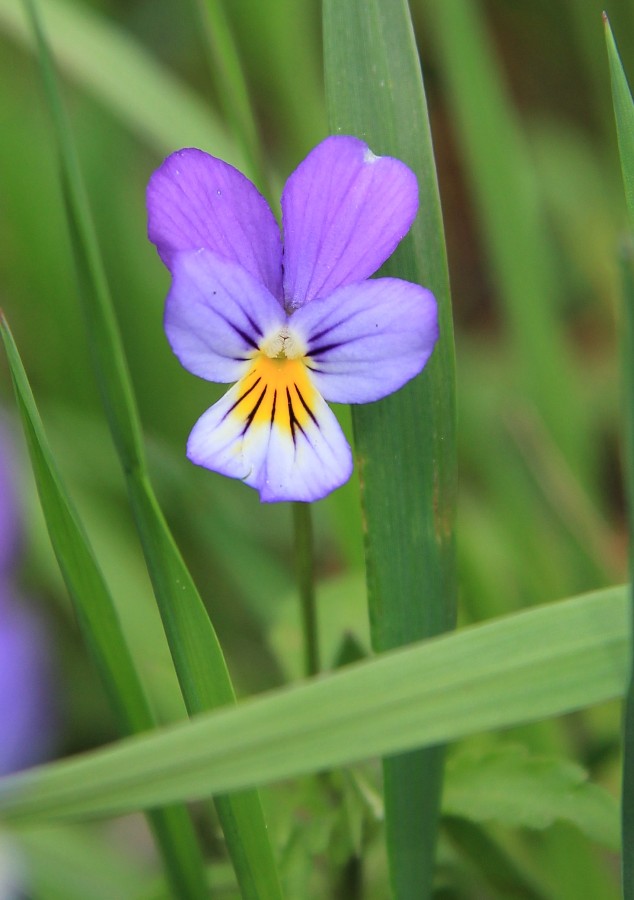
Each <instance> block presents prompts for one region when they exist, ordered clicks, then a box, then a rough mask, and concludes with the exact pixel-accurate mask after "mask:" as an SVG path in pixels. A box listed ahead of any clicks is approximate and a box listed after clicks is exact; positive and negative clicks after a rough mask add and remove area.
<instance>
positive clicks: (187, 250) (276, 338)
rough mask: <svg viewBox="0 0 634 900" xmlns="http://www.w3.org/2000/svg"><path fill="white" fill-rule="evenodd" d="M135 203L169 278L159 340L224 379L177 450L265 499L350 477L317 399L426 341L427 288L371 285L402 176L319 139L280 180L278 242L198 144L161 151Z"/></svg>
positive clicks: (386, 370) (401, 361)
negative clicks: (144, 213)
mask: <svg viewBox="0 0 634 900" xmlns="http://www.w3.org/2000/svg"><path fill="white" fill-rule="evenodd" d="M147 205H148V217H149V228H148V232H149V237H150V240H151V241H152V242H153V243H154V244H156V247H157V249H158V252H159V254H160V256H161V259H162V260H163V262H164V263H165V265H166V266H167V268H168V269H169V270H170V272H171V275H172V283H171V288H170V291H169V294H168V297H167V302H166V308H165V331H166V334H167V338H168V341H169V343H170V345H171V347H172V350H173V351H174V353H175V354H176V356H177V357H178V359H179V360H180V362H181V363H182V365H183V366H184V367H185V368H186V369H188V370H189V371H190V372H192V373H193V374H194V375H198V376H200V377H201V378H204V379H207V380H208V381H216V382H221V383H227V384H233V385H234V386H233V387H231V388H230V389H229V391H228V392H227V393H226V394H225V395H224V397H223V398H222V399H221V400H219V401H218V402H217V403H215V404H214V405H213V406H212V407H211V408H210V409H208V410H207V412H205V413H204V414H203V415H202V416H201V418H200V419H199V420H198V422H197V423H196V424H195V426H194V428H193V430H192V432H191V434H190V436H189V440H188V444H187V455H188V457H189V459H190V460H191V461H192V462H194V463H196V464H198V465H201V466H206V467H207V468H209V469H212V470H214V471H216V472H220V473H222V474H224V475H228V476H231V477H233V478H240V479H242V480H243V481H245V482H246V483H247V484H249V485H251V486H252V487H254V488H256V489H257V490H258V491H259V493H260V499H261V500H262V501H265V502H274V501H278V500H300V501H310V500H318V499H319V498H321V497H324V496H325V495H326V494H328V493H329V492H330V491H332V490H334V488H336V487H339V485H341V484H343V483H344V482H345V481H347V479H348V478H349V477H350V474H351V471H352V454H351V451H350V447H349V446H348V443H347V441H346V439H345V437H344V435H343V433H342V431H341V429H340V427H339V424H338V422H337V419H336V417H335V415H334V413H333V412H332V411H331V410H330V408H329V407H328V405H327V403H326V401H331V402H335V403H369V402H372V401H374V400H380V399H381V398H382V397H385V396H386V395H387V394H391V393H392V392H393V391H396V390H398V389H399V388H400V387H402V385H404V384H405V383H406V382H407V381H409V380H410V379H411V378H413V377H414V376H415V375H417V374H418V373H419V372H420V371H421V369H422V368H423V366H424V365H425V363H426V362H427V360H428V358H429V356H430V354H431V352H432V350H433V347H434V344H435V342H436V339H437V336H438V326H437V309H436V302H435V300H434V297H433V295H432V294H431V293H430V292H429V291H428V290H426V289H425V288H422V287H420V285H417V284H412V283H410V282H407V281H402V280H400V279H396V278H377V279H370V276H371V275H373V274H374V273H375V272H376V270H377V269H378V268H379V267H380V266H381V264H382V263H383V262H384V261H385V260H386V259H387V258H388V257H389V256H390V254H391V253H392V252H393V251H394V249H395V248H396V246H397V244H398V243H399V242H400V241H401V240H402V238H403V237H404V236H405V234H407V232H408V230H409V228H410V226H411V224H412V222H413V220H414V217H415V215H416V212H417V209H418V186H417V183H416V177H415V176H414V174H413V172H412V171H411V170H410V169H409V168H408V167H407V166H406V165H405V164H404V163H402V162H400V161H399V160H397V159H392V158H390V157H380V156H375V155H374V154H373V153H372V152H371V150H370V149H369V148H368V147H367V146H366V145H365V144H364V143H363V142H362V141H360V140H358V139H356V138H353V137H345V136H336V137H330V138H327V139H326V140H325V141H323V142H322V143H321V144H319V145H318V146H317V147H316V148H315V149H314V150H313V151H312V152H311V153H310V154H309V155H308V156H307V158H306V159H305V160H304V161H303V162H302V163H301V164H300V165H299V167H298V168H297V169H296V170H295V172H293V174H292V175H291V176H290V178H289V179H288V181H287V182H286V186H285V188H284V191H283V193H282V200H281V206H282V226H283V233H284V243H283V245H282V239H281V235H280V230H279V227H278V225H277V222H276V220H275V217H274V216H273V213H272V212H271V209H270V207H269V206H268V204H267V202H266V200H265V199H264V198H263V197H262V196H261V194H260V193H259V192H258V191H257V189H256V188H255V187H254V185H253V184H252V183H251V182H250V181H249V180H248V179H247V178H245V176H244V175H242V174H241V173H240V172H239V171H238V170H237V169H234V168H233V167H232V166H230V165H228V164H227V163H225V162H223V161H222V160H220V159H216V158H214V157H213V156H209V155H208V154H207V153H204V152H202V151H201V150H196V149H186V150H180V151H178V152H176V153H173V154H172V155H171V156H169V157H168V158H167V159H166V160H165V162H164V163H163V164H162V166H161V167H160V168H159V169H158V170H157V171H156V172H155V173H154V174H153V175H152V178H151V180H150V183H149V186H148V192H147ZM234 382H235V384H234ZM422 414H423V411H422V410H421V415H422Z"/></svg>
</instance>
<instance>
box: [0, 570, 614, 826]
mask: <svg viewBox="0 0 634 900" xmlns="http://www.w3.org/2000/svg"><path fill="white" fill-rule="evenodd" d="M628 628H629V618H628V599H627V588H626V587H618V588H610V589H608V590H604V591H597V592H595V593H592V594H586V595H584V596H581V597H575V598H573V599H570V600H566V601H562V602H560V603H554V604H548V605H546V606H543V607H539V608H534V609H531V610H528V611H526V612H522V613H518V614H516V615H513V616H506V617H504V618H502V619H498V620H495V621H492V622H487V623H486V624H483V625H475V626H470V627H468V628H464V629H462V630H461V631H460V632H458V633H455V634H451V635H443V636H440V637H437V638H432V639H430V640H428V641H425V642H422V643H420V644H417V645H415V646H413V647H406V648H402V649H400V650H394V651H389V652H387V653H385V654H382V655H381V656H380V657H376V658H374V659H372V660H370V661H366V662H361V663H357V664H355V665H351V666H348V667H347V668H345V669H342V670H339V671H338V672H336V673H333V674H332V675H324V676H322V677H321V678H319V679H317V680H313V681H310V682H307V683H303V684H299V685H295V686H293V687H290V688H285V689H283V690H278V691H275V692H271V693H270V694H268V695H266V696H262V697H257V698H253V699H250V700H247V701H244V702H243V703H241V704H239V705H238V706H237V707H231V708H226V709H221V710H216V711H215V712H212V713H206V714H204V715H201V716H198V717H196V719H195V720H193V721H190V722H186V723H178V724H175V725H172V726H170V727H169V728H166V729H164V730H163V731H162V732H161V733H155V734H153V735H151V736H147V737H146V736H143V737H136V738H134V739H127V740H125V741H120V742H119V743H118V744H116V745H114V746H112V747H110V748H106V749H103V750H98V751H95V752H92V753H89V754H85V755H84V756H83V757H81V758H77V759H73V760H66V761H63V762H59V763H54V764H51V765H49V766H44V767H41V768H39V769H34V770H31V771H30V772H28V773H24V774H20V775H14V776H12V777H10V778H5V779H4V780H2V781H0V816H2V817H5V818H6V819H7V820H9V821H11V820H16V821H18V820H20V821H22V822H27V821H30V822H39V821H45V820H51V819H63V818H76V817H81V816H94V815H109V814H116V813H120V812H124V811H127V810H132V809H140V808H145V807H148V806H153V805H156V804H157V803H166V802H172V801H176V800H183V799H195V798H197V797H203V796H206V795H207V794H208V793H214V794H215V793H219V792H220V793H228V792H230V791H234V790H240V789H242V788H244V787H247V786H250V785H253V784H263V783H265V782H271V781H276V780H280V779H286V778H292V777H294V776H296V775H300V774H304V773H307V772H315V771H320V770H323V769H329V768H334V767H336V766H341V765H345V764H348V763H351V762H355V761H357V760H361V759H367V758H368V757H370V756H375V755H386V754H393V753H399V752H401V751H405V750H411V749H413V748H416V747H430V746H434V745H436V744H439V743H443V742H447V741H452V740H456V739H458V738H461V737H465V736H466V735H469V734H475V733H479V732H484V731H488V730H490V729H494V728H508V727H511V726H514V725H518V724H520V723H525V722H532V721H536V720H538V719H541V718H544V717H547V716H554V715H558V714H560V713H564V712H569V711H571V710H574V709H581V708H583V707H586V706H590V705H592V704H594V703H598V702H601V701H603V700H607V699H611V698H614V697H619V696H622V695H623V692H624V690H625V682H626V677H627V666H628V654H629V649H628V639H629V635H628Z"/></svg>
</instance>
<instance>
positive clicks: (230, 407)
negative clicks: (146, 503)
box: [187, 379, 352, 503]
mask: <svg viewBox="0 0 634 900" xmlns="http://www.w3.org/2000/svg"><path fill="white" fill-rule="evenodd" d="M245 382H246V384H247V387H246V388H245ZM263 385H264V386H265V387H266V385H265V383H264V382H263V381H261V380H260V379H257V380H256V381H255V382H254V383H252V384H251V387H249V382H248V380H247V379H243V381H242V382H240V383H239V384H237V385H235V386H234V387H233V388H231V390H230V391H228V392H227V394H225V396H224V397H223V398H222V399H221V400H219V401H218V403H216V404H215V405H214V406H212V407H211V409H209V410H207V412H206V413H204V414H203V415H202V416H201V418H200V419H199V420H198V422H197V423H196V425H195V426H194V428H193V430H192V432H191V434H190V436H189V441H188V443H187V456H188V457H189V459H190V460H191V461H192V462H194V463H196V464H197V465H200V466H205V467H206V468H208V469H212V470H213V471H215V472H219V473H221V474H222V475H228V476H229V477H231V478H239V479H241V480H242V481H244V482H245V483H246V484H248V485H250V486H251V487H254V488H256V489H257V490H258V491H259V493H260V499H261V500H262V501H263V502H265V503H272V502H277V501H280V500H303V501H311V500H319V499H321V498H322V497H324V496H325V495H326V494H328V493H330V491H332V490H334V489H335V488H336V487H339V486H340V485H341V484H343V483H344V482H345V481H347V480H348V478H349V477H350V474H351V472H352V454H351V452H350V448H349V446H348V443H347V441H346V439H345V437H344V436H343V433H342V431H341V429H340V427H339V424H338V423H337V420H336V418H335V416H334V414H333V413H332V411H331V410H330V409H329V408H328V406H327V405H326V403H325V402H324V401H323V399H322V398H321V397H320V396H319V394H318V393H317V392H316V391H314V390H311V389H310V388H309V389H308V390H306V389H304V388H303V396H305V397H306V398H308V401H309V406H310V412H309V413H305V412H304V408H303V407H302V403H301V401H300V400H299V399H298V398H297V395H296V394H295V393H293V396H292V399H291V400H289V399H288V396H287V395H286V394H285V392H282V391H280V396H278V397H277V400H274V399H273V398H272V389H271V385H270V384H269V385H268V392H267V393H266V394H265V392H264V388H263ZM245 394H248V406H247V401H246V400H245V401H244V408H243V409H241V405H240V398H241V397H244V396H245ZM267 404H268V405H267ZM293 404H294V414H293V424H292V426H291V427H288V426H289V414H288V410H289V408H291V407H292V405H293ZM254 410H255V411H258V415H257V416H256V417H255V418H253V415H248V412H249V411H250V412H251V413H253V411H254ZM276 410H277V412H276ZM263 413H264V414H263ZM295 416H296V417H297V418H295Z"/></svg>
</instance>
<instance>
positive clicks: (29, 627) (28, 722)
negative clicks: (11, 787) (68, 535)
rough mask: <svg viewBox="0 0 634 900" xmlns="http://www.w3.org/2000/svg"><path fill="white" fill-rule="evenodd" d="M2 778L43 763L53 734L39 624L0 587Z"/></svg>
mask: <svg viewBox="0 0 634 900" xmlns="http://www.w3.org/2000/svg"><path fill="white" fill-rule="evenodd" d="M0 594H1V595H4V596H2V602H1V603H0V776H1V775H7V774H9V773H10V772H14V771H16V770H17V769H22V768H25V767H27V766H30V765H33V764H35V763H37V762H41V761H42V759H44V757H45V756H46V752H47V750H48V745H49V742H50V738H51V734H52V720H53V715H52V711H51V708H50V672H49V671H48V668H49V666H48V658H47V657H48V654H47V652H46V641H45V635H44V632H43V629H42V628H41V626H40V624H39V623H38V622H37V621H36V620H35V619H34V618H33V617H31V616H30V615H29V614H28V613H27V611H26V610H25V609H24V608H23V607H22V606H20V605H18V603H17V602H16V601H15V598H13V597H8V596H6V594H7V588H6V586H0Z"/></svg>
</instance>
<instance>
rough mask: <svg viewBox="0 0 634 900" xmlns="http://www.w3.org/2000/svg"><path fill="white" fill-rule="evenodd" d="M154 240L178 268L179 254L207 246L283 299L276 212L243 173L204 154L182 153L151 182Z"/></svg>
mask: <svg viewBox="0 0 634 900" xmlns="http://www.w3.org/2000/svg"><path fill="white" fill-rule="evenodd" d="M147 209H148V235H149V238H150V240H151V241H152V243H154V244H156V247H157V250H158V252H159V254H160V256H161V259H162V260H163V262H164V263H165V265H166V266H167V268H168V269H170V271H171V269H172V260H173V256H174V253H175V252H176V251H178V250H198V249H199V248H201V247H205V248H206V249H208V250H212V251H213V252H214V253H215V254H217V255H218V256H220V257H222V258H223V259H226V260H229V261H231V262H236V263H239V264H240V265H241V266H242V268H243V269H246V270H247V272H250V274H251V275H252V276H253V277H254V278H256V279H258V281H261V282H262V283H263V284H264V285H266V287H267V288H268V290H269V291H270V292H271V293H272V294H273V295H274V296H275V297H277V298H278V299H280V300H281V297H282V243H281V238H280V231H279V228H278V225H277V222H276V221H275V217H274V216H273V213H272V212H271V209H270V207H269V205H268V203H267V202H266V200H265V199H264V197H263V196H262V195H261V194H260V193H259V191H258V190H257V188H256V187H255V186H254V185H253V184H252V183H251V182H250V181H249V179H248V178H246V177H245V176H244V175H243V174H242V173H241V172H239V171H238V170H237V169H234V168H233V166H230V165H229V164H228V163H226V162H223V161H222V160H221V159H216V158H215V157H214V156H210V155H209V154H208V153H204V152H203V151H202V150H196V149H185V150H178V151H177V152H176V153H172V155H171V156H168V157H167V159H166V160H165V161H164V162H163V164H162V165H161V166H160V167H159V168H158V169H157V170H156V172H154V174H153V175H152V177H151V178H150V182H149V184H148V188H147Z"/></svg>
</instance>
